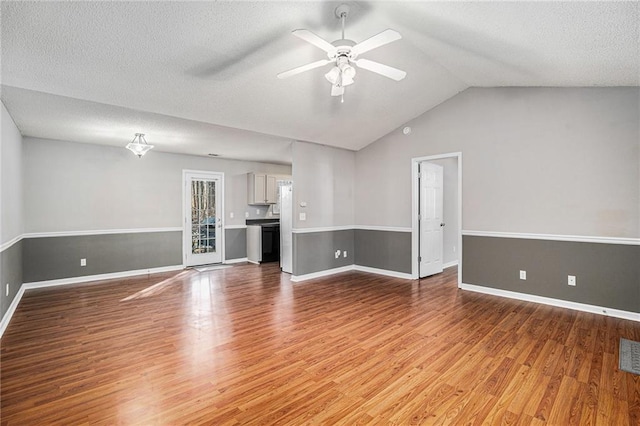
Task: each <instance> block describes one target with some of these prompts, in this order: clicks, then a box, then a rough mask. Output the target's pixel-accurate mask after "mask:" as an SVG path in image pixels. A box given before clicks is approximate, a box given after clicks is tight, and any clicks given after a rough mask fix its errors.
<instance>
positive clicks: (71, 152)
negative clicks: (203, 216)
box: [23, 138, 291, 233]
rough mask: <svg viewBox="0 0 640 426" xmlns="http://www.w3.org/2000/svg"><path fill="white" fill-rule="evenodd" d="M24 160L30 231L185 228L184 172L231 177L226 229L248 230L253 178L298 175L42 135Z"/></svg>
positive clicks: (30, 143)
mask: <svg viewBox="0 0 640 426" xmlns="http://www.w3.org/2000/svg"><path fill="white" fill-rule="evenodd" d="M23 161H24V205H25V227H26V229H25V231H26V232H27V233H32V232H56V231H62V232H65V231H86V230H104V229H138V228H164V227H180V226H181V224H182V171H183V170H204V171H213V172H222V173H224V174H225V176H224V179H225V200H224V208H225V222H224V224H225V225H244V224H245V216H244V214H245V212H250V207H249V206H248V205H247V177H246V174H247V173H248V172H252V171H264V172H268V173H274V174H285V175H288V174H291V167H290V166H286V165H277V164H266V163H253V162H247V161H235V160H224V159H219V158H206V157H196V156H191V155H179V154H168V153H162V152H154V151H151V152H149V153H148V154H147V155H145V156H144V157H143V158H141V159H140V158H137V157H136V156H134V155H132V154H131V152H129V151H128V150H126V149H124V148H123V147H110V146H100V145H90V144H80V143H73V142H63V141H53V140H44V139H34V138H25V141H24V155H23ZM253 210H255V209H253ZM232 212H233V213H234V218H233V219H231V218H230V213H232Z"/></svg>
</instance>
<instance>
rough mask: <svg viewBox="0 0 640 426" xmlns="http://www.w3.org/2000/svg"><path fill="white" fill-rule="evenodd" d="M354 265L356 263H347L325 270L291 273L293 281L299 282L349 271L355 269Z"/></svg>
mask: <svg viewBox="0 0 640 426" xmlns="http://www.w3.org/2000/svg"><path fill="white" fill-rule="evenodd" d="M353 266H354V265H347V266H342V267H340V268H333V269H326V270H324V271H318V272H312V273H310V274H305V275H291V281H293V282H296V283H297V282H300V281H306V280H312V279H314V278H321V277H327V276H329V275H334V274H339V273H341V272H349V271H353Z"/></svg>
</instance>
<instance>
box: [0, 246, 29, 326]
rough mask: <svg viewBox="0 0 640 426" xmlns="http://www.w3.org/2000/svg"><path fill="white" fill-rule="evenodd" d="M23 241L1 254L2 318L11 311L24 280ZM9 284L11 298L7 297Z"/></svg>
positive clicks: (0, 315)
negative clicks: (10, 307)
mask: <svg viewBox="0 0 640 426" xmlns="http://www.w3.org/2000/svg"><path fill="white" fill-rule="evenodd" d="M22 243H23V242H22V241H18V242H17V243H15V244H13V245H12V246H11V247H9V248H7V249H5V250H3V251H2V252H0V279H1V280H2V281H0V282H1V283H2V286H1V287H2V288H1V289H0V291H1V292H2V295H1V296H0V318H2V317H4V314H5V313H6V312H7V310H8V309H9V306H10V305H11V303H12V302H13V299H14V298H15V297H16V294H18V290H20V286H21V285H22V283H23V279H22ZM7 284H9V296H6V285H7Z"/></svg>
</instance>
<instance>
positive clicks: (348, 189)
mask: <svg viewBox="0 0 640 426" xmlns="http://www.w3.org/2000/svg"><path fill="white" fill-rule="evenodd" d="M292 169H293V227H294V228H319V227H331V226H352V225H353V224H354V222H353V220H354V216H353V212H354V198H353V197H354V175H355V153H354V152H353V151H347V150H344V149H339V148H332V147H328V146H323V145H316V144H311V143H307V142H294V144H293V167H292ZM301 202H305V203H307V207H300V203H301ZM302 212H305V213H306V214H307V220H306V221H300V220H299V213H302Z"/></svg>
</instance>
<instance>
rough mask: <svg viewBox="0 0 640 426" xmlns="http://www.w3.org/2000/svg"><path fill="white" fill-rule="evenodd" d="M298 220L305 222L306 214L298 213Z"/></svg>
mask: <svg viewBox="0 0 640 426" xmlns="http://www.w3.org/2000/svg"><path fill="white" fill-rule="evenodd" d="M299 217H300V220H307V214H306V213H300V216H299Z"/></svg>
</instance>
